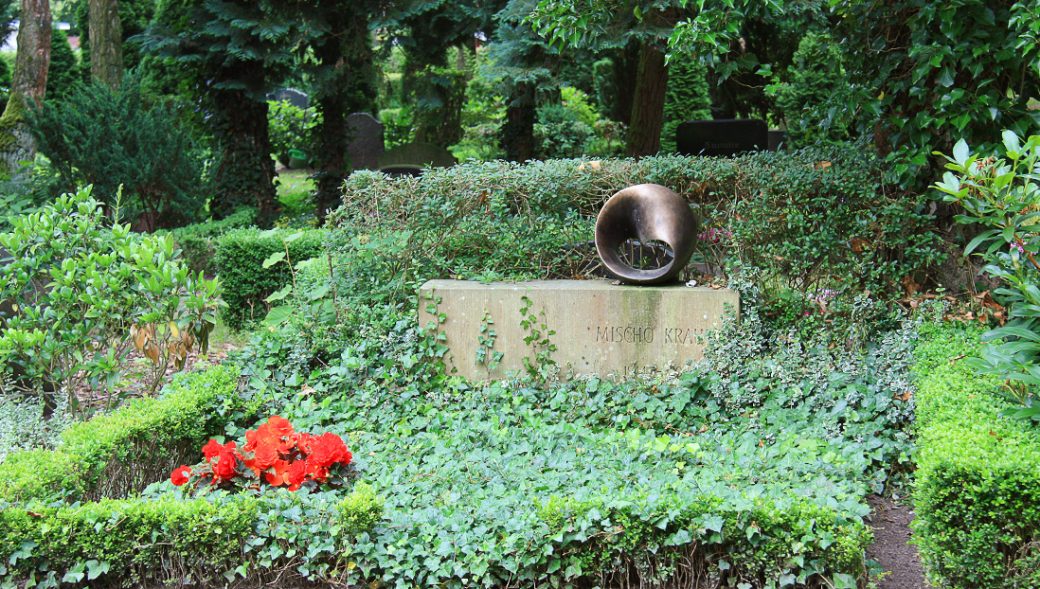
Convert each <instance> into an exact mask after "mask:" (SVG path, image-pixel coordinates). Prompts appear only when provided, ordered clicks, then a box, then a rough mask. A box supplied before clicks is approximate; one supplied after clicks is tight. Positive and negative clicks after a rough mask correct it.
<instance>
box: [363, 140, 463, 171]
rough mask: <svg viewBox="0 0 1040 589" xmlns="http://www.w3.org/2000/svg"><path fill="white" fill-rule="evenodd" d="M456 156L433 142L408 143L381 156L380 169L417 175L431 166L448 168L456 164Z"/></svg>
mask: <svg viewBox="0 0 1040 589" xmlns="http://www.w3.org/2000/svg"><path fill="white" fill-rule="evenodd" d="M455 163H456V162H455V156H453V155H451V152H450V151H448V150H447V149H445V148H443V147H441V146H439V145H434V144H433V143H422V142H418V141H417V142H415V143H408V144H405V145H401V146H399V147H395V148H393V149H390V150H388V151H387V152H386V153H384V154H383V156H382V157H381V158H379V169H380V170H382V171H384V172H387V173H391V174H393V173H396V174H398V175H400V174H402V173H407V174H412V175H416V174H415V171H416V170H417V171H420V172H421V171H422V169H423V168H425V167H427V166H429V167H433V168H448V167H451V166H454V165H455Z"/></svg>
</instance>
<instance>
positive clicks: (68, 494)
mask: <svg viewBox="0 0 1040 589" xmlns="http://www.w3.org/2000/svg"><path fill="white" fill-rule="evenodd" d="M237 385H238V370H237V368H236V367H234V366H230V365H228V366H219V367H215V368H211V369H208V370H206V371H203V372H195V373H190V374H185V375H179V376H178V377H177V378H175V379H174V381H173V382H172V383H171V384H170V385H169V386H168V387H167V389H166V390H165V393H164V395H163V396H162V397H160V398H145V399H135V400H133V401H131V402H130V403H128V404H127V405H125V406H124V407H122V408H120V409H118V410H117V411H114V412H112V413H110V414H107V415H101V416H98V417H95V418H93V419H91V420H89V421H85V422H80V423H77V424H75V425H73V426H71V427H70V428H69V429H67V430H66V431H65V432H64V433H62V436H61V439H62V443H61V444H60V445H59V447H58V448H57V449H56V450H54V451H45V450H30V451H25V452H15V453H13V454H10V455H9V456H8V457H7V459H6V460H5V461H4V462H3V463H2V464H0V502H10V503H17V502H25V501H29V500H41V501H53V500H59V499H64V500H68V501H79V500H90V499H97V498H101V497H108V498H120V497H125V496H126V495H128V494H130V493H134V492H137V491H140V490H141V489H143V488H144V487H146V486H147V485H148V484H150V483H152V482H155V481H156V480H161V479H163V478H165V477H166V476H167V475H168V474H169V472H170V470H172V469H173V468H174V467H175V466H177V465H178V464H182V463H183V462H185V461H186V460H187V459H188V458H195V457H197V454H198V449H199V448H200V447H201V446H202V444H203V443H204V442H205V441H206V439H208V437H209V436H210V435H212V434H213V433H215V432H219V431H221V430H222V429H223V426H224V423H225V422H226V421H227V420H229V419H231V418H232V416H235V415H236V414H237V416H241V415H242V413H243V412H244V413H246V414H247V415H248V414H249V412H250V411H251V409H250V408H249V407H246V406H244V405H243V401H241V400H240V399H239V397H238V396H237V395H236V394H235V391H236V388H237Z"/></svg>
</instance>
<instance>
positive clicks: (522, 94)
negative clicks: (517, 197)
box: [502, 82, 538, 162]
mask: <svg viewBox="0 0 1040 589" xmlns="http://www.w3.org/2000/svg"><path fill="white" fill-rule="evenodd" d="M509 98H510V100H509V106H508V108H507V109H506V122H505V124H504V125H502V147H503V148H505V150H506V159H507V160H509V161H513V162H526V161H527V160H529V159H531V158H533V157H534V123H535V119H536V118H537V116H538V114H537V111H536V110H535V91H534V86H533V85H532V84H530V83H528V82H521V83H518V84H516V86H514V87H513V91H512V93H511V94H510V96H509Z"/></svg>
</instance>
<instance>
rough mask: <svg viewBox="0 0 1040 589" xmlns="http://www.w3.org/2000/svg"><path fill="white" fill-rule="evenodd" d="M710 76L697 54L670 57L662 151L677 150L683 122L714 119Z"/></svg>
mask: <svg viewBox="0 0 1040 589" xmlns="http://www.w3.org/2000/svg"><path fill="white" fill-rule="evenodd" d="M597 63H598V62H597ZM707 75H708V70H707V67H705V65H704V64H703V63H702V62H701V61H700V60H699V59H697V58H696V57H693V56H689V55H685V56H679V55H676V56H673V57H672V59H671V60H669V62H668V88H667V89H666V90H665V96H664V124H663V125H662V127H661V152H662V153H675V151H676V149H677V147H676V143H675V132H676V130H677V129H678V128H679V125H681V124H682V123H684V122H686V121H694V120H699V119H710V118H711V97H710V96H709V95H708V80H707Z"/></svg>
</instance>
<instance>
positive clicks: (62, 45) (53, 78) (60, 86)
mask: <svg viewBox="0 0 1040 589" xmlns="http://www.w3.org/2000/svg"><path fill="white" fill-rule="evenodd" d="M79 80H80V77H79V62H78V61H77V60H76V54H75V53H74V52H73V51H72V46H71V45H69V37H68V35H66V34H65V31H59V30H57V29H55V30H54V31H53V32H52V33H51V65H50V71H49V72H48V73H47V99H48V100H61V99H62V98H65V97H67V96H68V95H69V93H71V92H72V89H73V86H75V85H76V84H77V83H78V82H79Z"/></svg>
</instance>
